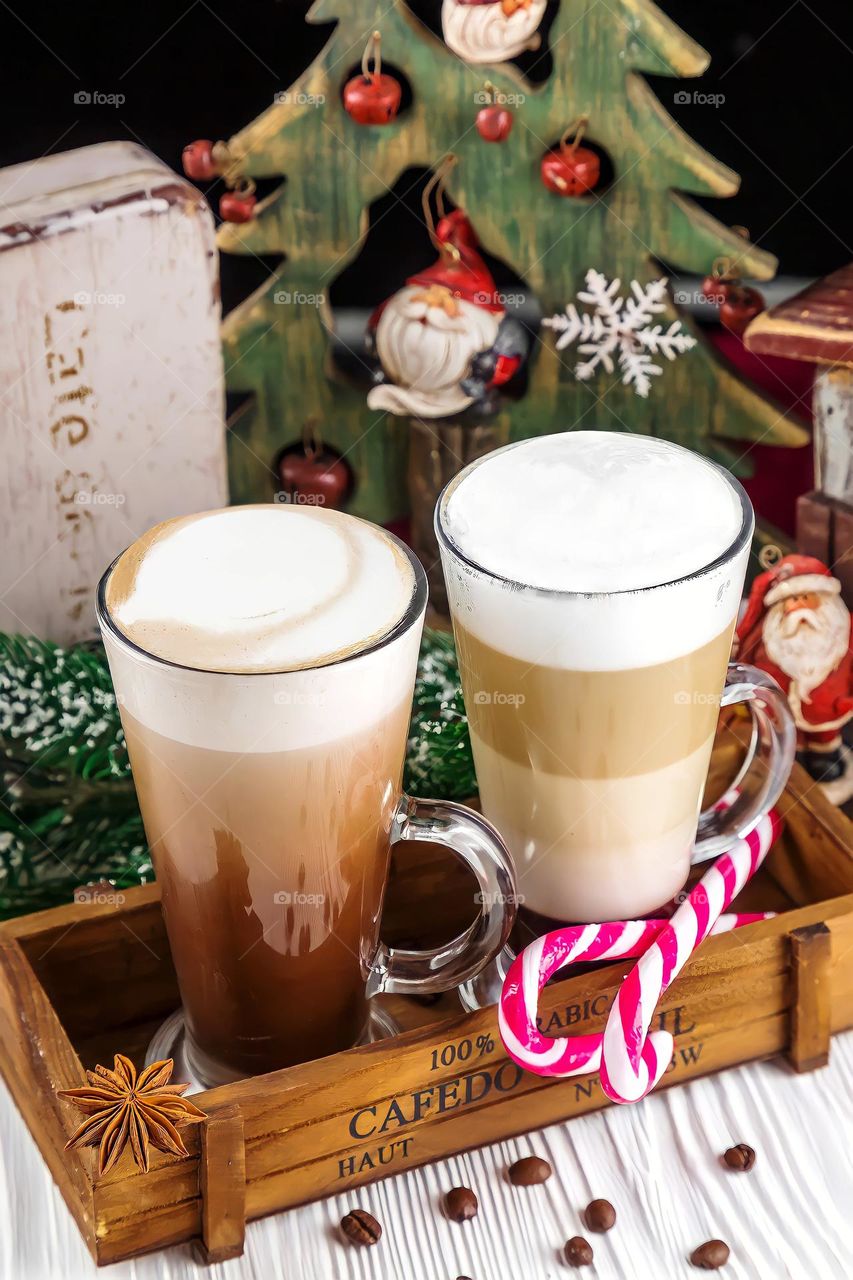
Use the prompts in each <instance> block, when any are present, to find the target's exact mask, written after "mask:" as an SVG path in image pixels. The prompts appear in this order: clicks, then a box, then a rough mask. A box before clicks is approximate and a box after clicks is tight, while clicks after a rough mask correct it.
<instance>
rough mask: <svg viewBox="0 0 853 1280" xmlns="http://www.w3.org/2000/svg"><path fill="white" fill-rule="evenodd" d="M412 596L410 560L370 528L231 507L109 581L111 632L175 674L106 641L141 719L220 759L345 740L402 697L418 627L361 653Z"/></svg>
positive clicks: (310, 511)
mask: <svg viewBox="0 0 853 1280" xmlns="http://www.w3.org/2000/svg"><path fill="white" fill-rule="evenodd" d="M416 590H417V583H416V580H415V573H414V570H413V569H412V566H411V564H410V562H409V560H408V558H407V557H406V556H405V555H404V554H403V552H402V551H401V550H400V549H399V548H398V547H397V546H396V545H395V543H394V542H393V541H392V540H391V539H390V537H387V536H386V535H385V533H384V532H383V531H382V530H381V529H379V528H377V527H376V526H374V525H371V524H368V523H367V522H366V521H363V520H358V519H356V518H354V517H352V516H347V515H343V514H341V513H339V512H331V511H322V510H319V509H317V508H305V507H294V506H285V505H272V504H270V505H269V506H249V507H231V508H227V509H225V510H221V511H211V512H204V513H202V514H200V515H197V516H187V517H181V518H179V519H177V520H171V521H166V522H165V524H163V525H159V526H158V527H157V528H156V529H154V530H151V531H150V532H149V533H148V534H146V535H144V536H143V537H142V538H140V539H139V540H138V541H137V542H135V543H134V544H133V545H132V546H131V547H129V548H128V550H127V551H126V552H125V553H124V555H123V556H122V557H121V558H120V559H119V561H118V563H117V565H116V567H115V568H114V569H113V572H112V575H111V578H110V581H109V583H108V585H107V591H106V602H107V607H108V610H109V612H110V615H111V617H112V619H113V621H114V622H115V624H116V626H117V628H118V630H119V632H121V633H122V634H123V635H124V636H126V637H127V638H128V639H130V640H132V641H133V642H134V643H135V644H136V645H138V646H139V647H140V648H141V649H143V650H145V654H151V655H153V656H154V657H155V658H162V659H166V661H167V662H173V663H177V664H180V665H179V666H175V667H172V666H168V665H162V664H157V663H153V662H152V661H151V659H150V658H149V657H146V656H145V655H144V654H138V653H136V652H135V651H134V650H133V649H131V648H129V647H128V646H126V645H124V644H122V643H121V642H120V641H118V640H117V639H116V638H115V637H114V636H113V635H112V634H111V633H110V631H109V629H108V628H104V627H103V626H102V631H103V633H104V638H105V641H106V644H107V653H108V656H109V660H110V667H111V670H112V673H113V679H114V682H115V684H116V689H117V691H118V694H119V698H120V702H121V704H122V706H123V708H124V709H125V710H126V711H128V712H129V713H130V714H131V715H133V716H134V717H135V718H136V719H137V720H139V721H140V722H141V723H143V724H145V725H146V726H148V727H149V728H151V729H153V730H155V731H156V732H158V733H162V734H164V735H165V736H167V737H172V738H175V739H176V740H179V741H182V742H186V743H190V744H192V745H197V746H208V747H212V748H215V749H218V750H224V751H242V752H246V751H281V750H290V749H293V748H304V747H311V746H316V745H317V744H318V743H321V742H326V741H329V740H332V739H334V738H340V737H343V736H345V735H347V734H351V733H357V732H358V731H359V730H360V729H361V728H366V727H367V726H369V725H370V724H372V723H374V722H375V721H376V720H377V719H379V718H381V717H382V716H384V715H386V714H388V713H389V712H390V711H392V710H394V709H395V708H396V707H397V706H399V705H400V703H401V702H402V701H403V700H404V699H406V698H407V697H408V698H411V691H412V686H413V683H414V674H415V663H416V661H417V651H418V643H419V639H420V626H419V625H417V624H413V625H412V627H410V628H408V629H407V630H406V631H405V633H404V634H402V635H401V636H399V637H397V638H396V639H395V640H394V641H392V642H390V643H389V644H387V645H385V646H383V647H381V648H378V649H377V648H373V647H372V646H374V645H375V644H376V643H377V642H378V641H380V640H381V639H382V638H383V637H384V636H386V635H388V633H389V632H391V631H392V630H393V629H394V628H395V627H396V625H397V624H398V623H399V622H400V621H401V620H402V618H403V617H404V616H405V614H406V612H407V610H408V609H409V606H410V605H411V603H412V601H413V599H414V597H415V594H416ZM341 658H346V659H347V661H345V662H342V661H339V660H340V659H341ZM185 668H188V669H185Z"/></svg>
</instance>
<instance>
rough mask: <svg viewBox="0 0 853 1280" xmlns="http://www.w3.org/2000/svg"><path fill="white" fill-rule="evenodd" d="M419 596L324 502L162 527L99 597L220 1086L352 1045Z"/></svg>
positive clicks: (192, 1024) (208, 1062)
mask: <svg viewBox="0 0 853 1280" xmlns="http://www.w3.org/2000/svg"><path fill="white" fill-rule="evenodd" d="M424 607H425V588H424V583H423V575H422V573H421V572H420V571H419V570H418V571H417V572H416V568H415V565H414V564H413V562H412V560H411V558H410V557H409V556H408V555H407V554H406V553H405V551H404V550H403V549H401V547H400V546H399V545H397V544H396V543H395V542H394V540H393V539H391V538H390V537H389V536H386V535H385V534H384V532H383V531H382V530H380V529H377V528H375V527H374V526H372V525H368V524H366V523H365V522H363V521H360V520H355V519H352V518H351V517H346V516H341V515H338V514H336V513H333V512H323V511H320V510H317V509H310V508H300V507H289V506H269V507H238V508H232V509H229V510H224V511H213V512H208V513H205V514H202V515H198V516H189V517H184V518H181V519H177V520H172V521H168V522H167V523H165V524H162V525H159V526H158V527H157V528H155V529H153V530H151V531H150V532H149V533H148V534H146V535H145V536H144V537H143V538H141V539H139V541H138V542H136V543H134V544H133V546H131V547H130V548H129V549H128V551H126V552H125V553H124V555H123V556H121V557H120V558H119V560H118V561H117V562H116V564H115V565H114V566H113V569H112V571H111V572H110V574H109V575H108V576H107V577H106V578H105V583H104V586H103V588H102V601H101V610H102V626H103V628H104V636H105V640H106V644H107V649H108V654H109V659H110V666H111V668H112V672H113V678H114V681H115V685H116V689H117V692H118V695H119V700H120V704H121V711H122V722H123V724H124V728H125V733H126V735H127V742H128V749H129V752H130V759H131V764H132V767H133V776H134V780H135V783H136V787H137V791H138V794H139V801H140V806H141V809H142V814H143V818H144V821H145V829H146V833H147V836H148V840H149V843H150V846H151V851H152V854H153V859H154V864H155V869H156V872H157V879H158V882H159V884H160V887H161V891H162V901H163V909H164V913H165V918H166V925H167V930H168V935H169V943H170V946H171V950H172V956H173V959H174V963H175V968H176V972H177V976H178V983H179V986H180V990H181V996H182V999H183V1003H184V1010H185V1015H186V1023H187V1031H188V1036H187V1054H188V1057H189V1059H190V1062H191V1065H192V1068H193V1070H194V1071H195V1073H196V1075H197V1076H198V1077H199V1079H201V1080H203V1081H205V1082H208V1083H213V1082H217V1081H221V1080H224V1079H228V1078H233V1077H234V1076H238V1075H247V1074H254V1073H257V1072H262V1071H268V1070H272V1069H274V1068H278V1067H283V1066H288V1065H290V1064H291V1063H295V1062H301V1061H304V1060H305V1059H306V1058H310V1057H316V1056H320V1055H323V1054H326V1053H331V1052H334V1051H335V1050H338V1049H341V1048H345V1047H348V1046H349V1045H352V1044H353V1043H355V1042H356V1041H357V1040H358V1039H359V1037H360V1036H361V1035H362V1033H363V1032H364V1028H365V1023H366V1019H367V999H366V995H365V982H366V978H367V974H368V970H369V966H370V962H371V959H372V957H373V954H374V951H375V949H376V945H377V931H378V925H379V915H380V909H381V904H382V895H383V889H384V885H385V879H386V874H387V865H388V855H389V847H390V828H391V823H392V818H393V815H394V811H395V807H396V805H397V802H398V799H399V795H400V778H401V771H402V765H403V757H404V751H405V741H406V731H407V727H408V722H409V715H410V711H411V691H412V684H413V680H414V672H415V664H416V661H417V652H418V645H419V639H420V627H421V620H422V615H423V610H424Z"/></svg>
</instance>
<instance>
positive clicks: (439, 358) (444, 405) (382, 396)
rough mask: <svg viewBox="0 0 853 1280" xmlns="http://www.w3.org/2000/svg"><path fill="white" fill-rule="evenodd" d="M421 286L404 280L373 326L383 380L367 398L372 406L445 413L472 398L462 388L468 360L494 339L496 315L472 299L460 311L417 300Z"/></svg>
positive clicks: (393, 410) (433, 415) (427, 415)
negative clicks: (451, 314)
mask: <svg viewBox="0 0 853 1280" xmlns="http://www.w3.org/2000/svg"><path fill="white" fill-rule="evenodd" d="M423 293H424V287H423V285H408V286H407V287H406V288H405V289H401V290H400V291H399V293H396V294H395V295H394V297H393V298H391V300H390V301H389V302H388V303H387V305H386V306H385V309H384V310H383V312H382V315H381V316H380V317H379V324H378V325H377V328H376V353H377V355H378V356H379V360H380V363H381V365H382V369H383V371H384V373H385V376H386V378H387V379H388V381H387V382H384V383H381V384H380V385H379V386H378V387H374V388H373V389H372V391H371V392H370V394H369V395H368V397H367V403H368V404H369V405H370V407H371V408H372V409H386V410H387V411H388V412H389V413H399V414H413V415H414V416H415V417H422V418H444V417H447V416H448V415H451V414H454V413H461V412H463V410H465V409H467V408H468V406H469V405H471V404H472V403H473V399H472V397H471V396H469V395H467V394H466V393H465V392H464V391H463V390H462V388H461V387H460V385H459V384H460V382H461V381H462V379H463V378H464V377H465V376H466V375H467V374H468V372H469V370H470V368H471V361H472V360H473V358H474V356H475V355H477V354H478V353H479V352H481V351H488V350H490V349H491V348H492V347H493V346H494V344H495V338H496V337H497V333H498V326H499V323H500V316H499V315H496V314H495V313H494V312H491V311H485V310H483V308H482V307H477V306H475V305H474V304H473V303H472V302H464V301H459V302H457V306H458V308H459V313H458V315H455V316H449V315H448V314H447V312H446V311H445V310H444V309H443V308H442V307H428V306H427V305H426V303H425V302H416V301H415V299H416V298H417V297H418V295H423Z"/></svg>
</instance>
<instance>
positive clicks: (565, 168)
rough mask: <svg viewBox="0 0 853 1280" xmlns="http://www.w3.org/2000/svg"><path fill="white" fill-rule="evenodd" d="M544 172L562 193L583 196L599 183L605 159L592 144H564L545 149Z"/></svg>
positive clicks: (551, 185)
mask: <svg viewBox="0 0 853 1280" xmlns="http://www.w3.org/2000/svg"><path fill="white" fill-rule="evenodd" d="M540 174H541V177H542V181H543V182H544V184H545V186H546V187H547V188H548V190H549V191H553V192H555V193H556V194H557V195H558V196H583V195H586V193H587V192H588V191H593V190H594V189H595V187H596V186H597V185H598V179H599V177H600V176H601V161H600V160H599V158H598V155H597V154H596V152H595V151H591V150H590V149H589V147H561V148H559V149H558V150H556V151H548V152H546V153H545V155H544V156H543V157H542V163H541V165H540Z"/></svg>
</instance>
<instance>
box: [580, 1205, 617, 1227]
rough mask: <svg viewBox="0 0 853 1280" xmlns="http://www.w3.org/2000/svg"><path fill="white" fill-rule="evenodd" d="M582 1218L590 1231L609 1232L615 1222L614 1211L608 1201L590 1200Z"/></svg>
mask: <svg viewBox="0 0 853 1280" xmlns="http://www.w3.org/2000/svg"><path fill="white" fill-rule="evenodd" d="M583 1218H584V1222H585V1223H586V1225H587V1226H588V1227H589V1229H590V1231H609V1230H610V1228H611V1227H612V1226H613V1225H614V1223H615V1222H616V1210H615V1209H614V1208H613V1205H612V1204H611V1203H610V1201H609V1200H591V1201H590V1203H589V1204H588V1205H587V1206H586V1209H585V1211H584V1215H583Z"/></svg>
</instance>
